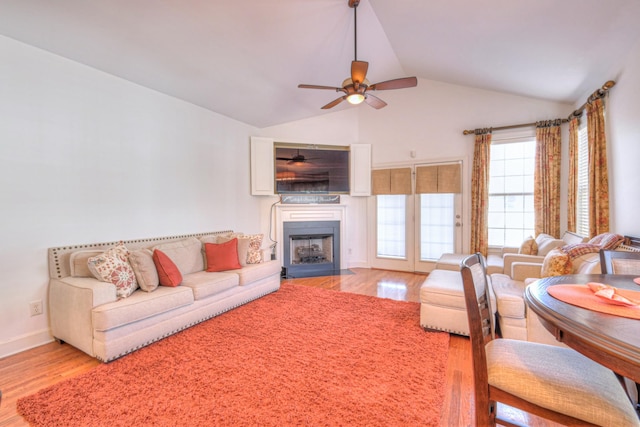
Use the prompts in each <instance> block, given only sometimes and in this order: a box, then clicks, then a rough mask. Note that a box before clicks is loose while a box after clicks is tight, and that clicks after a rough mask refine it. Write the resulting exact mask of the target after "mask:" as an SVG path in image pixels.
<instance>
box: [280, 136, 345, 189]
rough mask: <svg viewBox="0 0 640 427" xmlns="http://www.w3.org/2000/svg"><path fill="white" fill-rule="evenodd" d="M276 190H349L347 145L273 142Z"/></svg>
mask: <svg viewBox="0 0 640 427" xmlns="http://www.w3.org/2000/svg"><path fill="white" fill-rule="evenodd" d="M274 151H275V153H274V154H275V155H274V159H275V167H274V170H275V174H274V175H275V176H274V178H275V192H276V193H277V194H349V190H350V186H349V184H350V179H349V177H350V175H349V164H350V162H349V156H350V151H349V147H348V146H334V145H305V144H286V143H275V144H274Z"/></svg>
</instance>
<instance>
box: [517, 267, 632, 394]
mask: <svg viewBox="0 0 640 427" xmlns="http://www.w3.org/2000/svg"><path fill="white" fill-rule="evenodd" d="M636 277H638V276H637V275H618V274H581V275H566V276H555V277H546V278H543V279H539V280H537V281H535V282H533V283H531V284H530V285H529V286H527V288H526V289H525V294H524V298H525V301H526V303H527V305H528V307H529V309H531V310H533V311H534V312H535V313H536V314H537V315H538V317H539V318H540V321H541V322H542V324H543V325H544V327H545V328H546V329H547V330H548V331H549V332H551V333H552V334H553V335H554V336H555V338H556V339H557V340H558V341H560V342H562V343H564V344H566V345H567V346H568V347H571V348H573V349H574V350H576V351H578V352H579V353H582V354H583V355H585V356H587V357H588V358H590V359H592V360H594V361H596V362H598V363H600V364H602V365H604V366H606V367H608V368H609V369H611V370H612V371H614V372H616V373H617V374H620V375H622V376H624V377H627V378H630V379H632V380H633V381H635V382H636V383H640V320H637V319H632V318H628V317H621V316H618V315H614V314H606V313H601V312H599V311H595V310H591V309H586V308H582V307H578V306H576V305H573V304H569V303H566V302H563V301H561V300H559V299H557V298H555V297H553V296H551V295H550V294H549V292H548V288H549V287H550V286H553V285H558V284H586V283H589V282H598V283H604V284H607V285H610V286H613V287H616V288H621V289H629V290H634V291H640V286H639V285H637V284H636V283H635V282H634V281H633V279H634V278H636ZM637 310H640V307H638V308H637Z"/></svg>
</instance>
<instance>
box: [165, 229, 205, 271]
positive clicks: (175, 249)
mask: <svg viewBox="0 0 640 427" xmlns="http://www.w3.org/2000/svg"><path fill="white" fill-rule="evenodd" d="M155 249H159V250H161V251H162V252H163V253H164V254H165V255H167V256H168V257H169V258H171V261H173V263H174V264H175V265H176V266H177V267H178V270H180V273H181V274H182V275H183V276H184V275H186V274H190V273H195V272H196V271H202V270H204V260H203V258H202V242H200V240H198V238H196V237H189V238H187V239H183V240H178V241H177V242H171V243H163V244H160V245H156V246H154V247H153V248H152V250H155Z"/></svg>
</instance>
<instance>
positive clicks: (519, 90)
mask: <svg viewBox="0 0 640 427" xmlns="http://www.w3.org/2000/svg"><path fill="white" fill-rule="evenodd" d="M639 21H640V1H638V0H608V1H606V2H604V1H602V0H561V1H559V0H536V1H530V0H529V1H526V0H483V1H472V0H362V1H361V3H360V6H359V7H358V59H359V60H364V61H368V62H369V73H368V76H367V77H368V79H369V80H370V81H371V82H372V83H375V82H379V81H383V80H388V79H393V78H398V77H405V76H410V75H415V76H417V77H418V78H423V79H431V80H438V81H443V82H449V83H454V84H460V85H465V86H472V87H478V88H485V89H491V90H497V91H502V92H508V93H514V94H520V95H525V96H532V97H536V98H542V99H549V100H555V101H561V102H567V103H576V102H578V101H579V99H578V98H579V97H580V96H582V95H584V94H585V93H586V92H589V91H592V90H595V89H596V88H598V87H599V86H601V85H602V84H603V83H604V82H605V81H606V80H609V79H612V78H615V76H612V75H610V74H609V73H611V72H612V70H616V68H615V66H616V65H617V64H618V63H619V62H620V61H621V60H622V59H623V58H624V57H625V55H626V54H627V52H629V51H630V49H631V48H632V47H633V46H634V45H635V44H636V43H637V42H638V41H640V24H638V22H639ZM0 34H2V35H5V36H7V37H10V38H13V39H16V40H19V41H22V42H25V43H27V44H30V45H33V46H36V47H39V48H42V49H45V50H48V51H50V52H53V53H56V54H58V55H61V56H64V57H67V58H69V59H72V60H74V61H77V62H80V63H83V64H86V65H88V66H91V67H94V68H96V69H99V70H102V71H105V72H107V73H110V74H113V75H116V76H119V77H122V78H124V79H126V80H130V81H132V82H135V83H138V84H140V85H142V86H145V87H148V88H152V89H155V90H157V91H160V92H163V93H166V94H168V95H172V96H175V97H177V98H180V99H183V100H186V101H189V102H192V103H194V104H196V105H199V106H202V107H205V108H207V109H209V110H212V111H215V112H217V113H220V114H223V115H225V116H228V117H231V118H233V119H236V120H239V121H241V122H244V123H248V124H251V125H254V126H257V127H266V126H270V125H275V124H280V123H285V122H289V121H293V120H298V119H302V118H306V117H311V116H314V115H318V114H322V113H323V111H321V110H320V107H321V106H322V105H324V104H326V103H328V102H329V101H331V100H333V99H334V98H336V97H337V94H335V93H333V92H331V91H323V90H309V89H298V88H297V85H298V84H299V83H307V84H318V85H327V86H340V84H341V83H342V80H344V79H345V78H347V77H348V75H349V69H350V63H351V61H352V60H353V58H354V42H353V9H351V8H349V7H348V6H347V0H243V1H233V0H180V1H178V0H173V1H171V0H90V1H87V0H56V1H52V0H0ZM418 84H420V83H418ZM402 90H404V91H410V90H411V89H402ZM378 95H379V96H380V97H381V98H384V93H379V94H378ZM342 108H371V107H369V106H367V105H365V104H362V105H360V106H357V107H353V106H349V105H346V103H343V104H341V105H340V106H338V107H336V108H335V109H342Z"/></svg>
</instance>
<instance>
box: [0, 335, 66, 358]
mask: <svg viewBox="0 0 640 427" xmlns="http://www.w3.org/2000/svg"><path fill="white" fill-rule="evenodd" d="M52 341H53V336H52V335H51V331H50V330H49V328H46V329H41V330H39V331H36V332H33V333H30V334H26V335H22V336H19V337H17V338H14V339H12V340H10V341H5V342H2V343H0V359H1V358H4V357H7V356H12V355H14V354H17V353H21V352H23V351H25V350H29V349H32V348H34V347H39V346H41V345H44V344H48V343H50V342H52Z"/></svg>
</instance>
